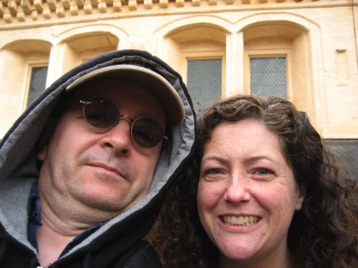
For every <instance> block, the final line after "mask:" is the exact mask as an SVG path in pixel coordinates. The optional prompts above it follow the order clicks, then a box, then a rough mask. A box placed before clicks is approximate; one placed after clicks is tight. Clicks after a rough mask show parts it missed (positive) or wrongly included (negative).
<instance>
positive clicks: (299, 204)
mask: <svg viewBox="0 0 358 268" xmlns="http://www.w3.org/2000/svg"><path fill="white" fill-rule="evenodd" d="M297 188H298V199H297V202H296V210H301V209H302V204H303V201H304V199H305V195H306V190H305V189H304V188H303V187H302V186H301V187H300V186H298V187H297Z"/></svg>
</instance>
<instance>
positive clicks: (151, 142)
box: [132, 117, 163, 148]
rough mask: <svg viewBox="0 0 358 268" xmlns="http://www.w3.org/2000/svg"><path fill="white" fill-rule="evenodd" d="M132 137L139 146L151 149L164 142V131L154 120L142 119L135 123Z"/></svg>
mask: <svg viewBox="0 0 358 268" xmlns="http://www.w3.org/2000/svg"><path fill="white" fill-rule="evenodd" d="M132 137H133V139H134V140H135V141H136V143H138V145H140V146H142V147H144V148H151V147H154V146H156V145H158V144H159V143H160V142H161V141H162V139H163V130H162V128H161V126H160V125H159V124H158V123H157V122H155V121H154V120H152V119H150V118H147V117H140V118H138V119H136V120H135V121H134V122H133V125H132Z"/></svg>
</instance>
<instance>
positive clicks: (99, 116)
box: [84, 99, 118, 128]
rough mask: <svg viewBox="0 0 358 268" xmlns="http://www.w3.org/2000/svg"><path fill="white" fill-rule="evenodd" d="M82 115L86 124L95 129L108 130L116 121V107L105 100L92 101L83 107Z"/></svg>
mask: <svg viewBox="0 0 358 268" xmlns="http://www.w3.org/2000/svg"><path fill="white" fill-rule="evenodd" d="M84 114H85V117H86V120H87V122H88V123H90V124H91V125H92V126H94V127H97V128H109V127H112V126H113V125H115V124H116V123H117V121H118V110H117V107H116V106H115V105H114V104H113V103H112V102H110V101H108V100H105V99H92V100H90V102H88V104H87V105H85V108H84Z"/></svg>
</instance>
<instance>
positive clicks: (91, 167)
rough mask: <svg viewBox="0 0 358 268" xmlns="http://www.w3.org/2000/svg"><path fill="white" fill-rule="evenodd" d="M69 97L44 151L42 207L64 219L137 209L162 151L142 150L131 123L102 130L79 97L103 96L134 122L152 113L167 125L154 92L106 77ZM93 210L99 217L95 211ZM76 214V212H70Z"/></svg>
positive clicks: (101, 216)
mask: <svg viewBox="0 0 358 268" xmlns="http://www.w3.org/2000/svg"><path fill="white" fill-rule="evenodd" d="M75 90H76V91H78V92H76V93H75V94H74V95H73V96H72V97H71V99H70V100H69V101H68V102H69V103H72V104H73V105H71V108H70V109H67V110H65V111H64V113H63V114H62V116H61V118H60V120H59V122H58V123H57V125H56V127H55V129H54V132H53V134H52V136H51V138H50V141H49V143H48V145H47V146H45V147H44V148H43V149H42V150H41V151H40V152H39V153H38V158H39V159H40V160H42V161H43V165H42V167H41V171H40V179H39V191H40V196H41V200H42V201H41V202H42V203H41V206H42V210H45V211H46V209H49V210H50V211H52V212H53V213H56V214H57V216H58V217H61V215H62V214H63V215H68V213H70V214H71V213H73V216H72V217H84V218H86V217H87V218H88V216H89V214H90V215H91V217H92V220H93V221H94V222H100V221H105V220H108V219H110V218H112V217H114V216H116V215H118V214H120V213H122V212H123V211H125V210H127V209H128V208H130V207H132V206H133V205H134V204H135V203H137V202H138V201H139V200H140V199H141V198H143V197H144V196H145V195H146V193H147V192H148V190H149V187H150V185H151V182H152V178H153V174H154V171H155V167H156V165H157V162H158V158H159V155H160V151H161V144H160V145H158V146H156V147H154V148H149V149H148V148H147V149H145V148H141V147H140V146H138V145H137V144H136V143H135V142H134V141H133V140H132V139H131V134H130V124H129V123H128V122H127V121H126V120H120V121H119V122H118V124H117V125H115V126H114V127H112V128H110V129H98V128H95V127H93V126H91V125H90V124H89V123H87V122H86V121H85V120H84V116H83V105H81V104H80V103H79V100H89V99H91V98H93V97H103V98H106V99H109V100H111V101H112V102H113V103H114V104H116V105H117V107H118V108H119V113H120V114H122V115H127V116H128V117H129V118H131V119H132V120H134V119H136V118H138V117H141V116H147V117H150V118H151V119H153V120H155V121H157V122H158V123H159V124H160V126H161V127H162V129H165V127H166V116H165V112H164V110H163V108H162V106H161V104H160V103H159V101H158V100H157V99H156V97H154V96H153V95H152V94H151V93H149V92H148V91H145V89H143V88H140V87H138V86H136V85H134V84H130V83H125V82H120V81H115V80H102V81H99V82H98V81H97V82H90V83H88V84H87V85H85V86H82V88H81V89H75ZM92 214H93V215H92ZM70 217H71V216H70Z"/></svg>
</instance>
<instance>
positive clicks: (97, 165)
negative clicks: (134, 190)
mask: <svg viewBox="0 0 358 268" xmlns="http://www.w3.org/2000/svg"><path fill="white" fill-rule="evenodd" d="M88 165H89V166H92V167H99V168H103V169H105V170H108V171H111V172H114V173H116V174H118V175H119V176H121V177H124V175H123V174H122V173H121V172H120V171H119V169H117V168H116V167H113V166H110V165H107V164H104V163H98V162H95V163H89V164H88Z"/></svg>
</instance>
